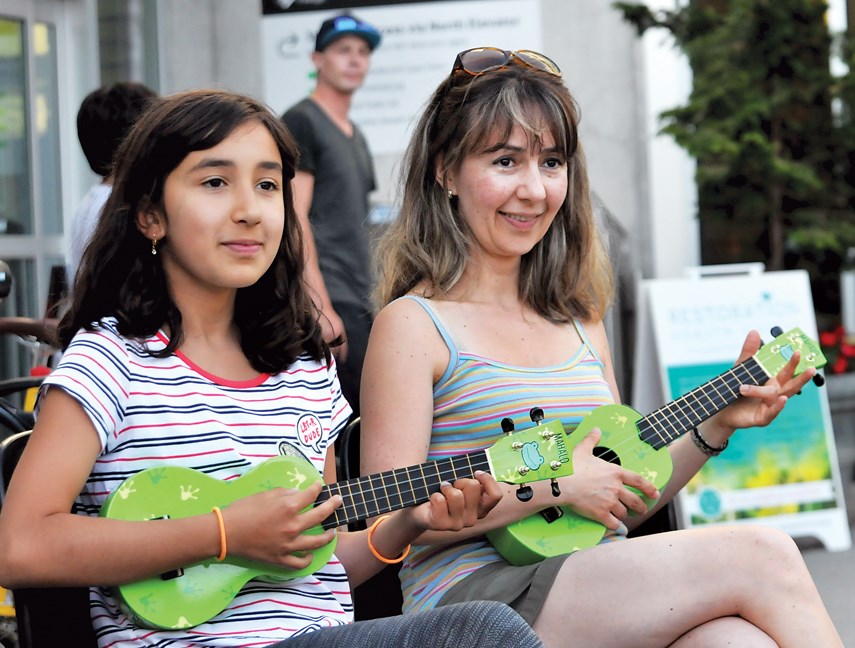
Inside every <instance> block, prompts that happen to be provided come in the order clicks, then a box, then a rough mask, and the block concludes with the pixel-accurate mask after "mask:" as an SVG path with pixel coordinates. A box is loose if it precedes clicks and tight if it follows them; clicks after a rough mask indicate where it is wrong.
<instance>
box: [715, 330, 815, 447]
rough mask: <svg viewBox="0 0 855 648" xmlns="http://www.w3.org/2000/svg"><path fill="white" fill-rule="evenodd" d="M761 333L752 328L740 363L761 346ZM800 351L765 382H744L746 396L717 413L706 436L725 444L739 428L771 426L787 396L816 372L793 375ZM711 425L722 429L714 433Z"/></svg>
mask: <svg viewBox="0 0 855 648" xmlns="http://www.w3.org/2000/svg"><path fill="white" fill-rule="evenodd" d="M760 343H761V340H760V334H759V333H758V332H757V331H751V332H750V333H749V334H748V337H746V338H745V343H744V344H743V345H742V352H741V353H740V354H739V359H738V360H737V364H738V363H740V362H744V361H745V360H747V359H748V358H750V357H751V356H753V355H754V354H755V353H757V350H758V349H759V348H760ZM799 357H800V356H799V353H798V352H796V353H795V354H793V357H792V358H791V359H790V361H789V362H787V364H786V365H785V366H784V368H783V369H781V371H780V372H779V373H778V375H777V376H775V377H774V378H772V379H770V380H769V381H768V382H767V383H766V384H765V385H762V386H761V385H742V386H741V387H740V394H741V395H742V396H743V398H740V399H738V400H737V401H736V402H735V403H733V404H731V405H729V406H728V407H726V408H724V409H723V410H722V411H721V412H719V413H718V414H716V415H715V416H713V417H712V418H711V419H710V420H709V422H708V423H707V424H706V426H705V428H704V438H706V439H707V440H708V441H709V442H710V443H714V444H718V443H719V442H721V443H723V442H724V441H725V440H726V439H727V438H728V437H730V435H731V434H733V432H734V431H735V430H737V429H740V428H746V427H763V426H766V425H769V423H771V422H772V421H773V420H774V419H775V417H776V416H778V414H779V413H780V412H781V410H783V409H784V405H786V404H787V399H788V398H789V397H790V396H792V395H793V394H797V393H798V392H799V391H801V389H802V387H804V385H805V384H806V383H807V382H808V381H809V380H810V379H811V378H813V376H814V375H815V374H816V369H814V368H812V367H811V368H809V369H807V370H806V371H805V372H804V373H802V374H800V375H799V376H796V377H793V374H794V372H795V370H796V366H797V365H798V364H799ZM710 428H718V429H717V430H716V433H715V434H714V435H712V434H710V433H709V432H708V430H709V429H710Z"/></svg>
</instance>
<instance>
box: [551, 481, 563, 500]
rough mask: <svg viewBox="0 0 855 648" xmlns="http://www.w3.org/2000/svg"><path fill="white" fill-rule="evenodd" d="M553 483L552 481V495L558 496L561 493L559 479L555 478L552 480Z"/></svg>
mask: <svg viewBox="0 0 855 648" xmlns="http://www.w3.org/2000/svg"><path fill="white" fill-rule="evenodd" d="M551 483H552V496H553V497H558V496H559V495H561V489H560V488H559V487H558V481H557V480H555V479H553V480H551Z"/></svg>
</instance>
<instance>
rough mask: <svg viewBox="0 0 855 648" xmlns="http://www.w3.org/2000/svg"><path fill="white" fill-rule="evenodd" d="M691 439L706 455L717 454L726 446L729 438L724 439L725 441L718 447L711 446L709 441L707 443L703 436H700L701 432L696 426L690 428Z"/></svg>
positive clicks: (714, 455)
mask: <svg viewBox="0 0 855 648" xmlns="http://www.w3.org/2000/svg"><path fill="white" fill-rule="evenodd" d="M692 441H694V442H695V445H696V446H697V447H698V450H700V451H701V452H703V453H704V454H705V455H706V456H708V457H717V456H719V455H720V454H721V453H722V452H724V449H725V448H727V444H728V443H729V440H727V439H726V440H725V442H724V443H722V444H721V445H720V446H719V447H718V448H716V447H713V446H711V445H710V444H709V443H707V441H706V439H704V437H702V436H701V433H700V432H699V431H698V428H696V427H693V428H692Z"/></svg>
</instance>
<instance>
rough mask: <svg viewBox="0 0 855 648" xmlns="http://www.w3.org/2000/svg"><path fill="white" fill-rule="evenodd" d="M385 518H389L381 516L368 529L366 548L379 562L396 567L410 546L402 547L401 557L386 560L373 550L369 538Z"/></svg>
mask: <svg viewBox="0 0 855 648" xmlns="http://www.w3.org/2000/svg"><path fill="white" fill-rule="evenodd" d="M387 517H389V516H388V515H381V516H380V517H379V518H377V519H376V520H375V521H374V524H372V525H371V528H369V529H368V548H369V549H370V550H371V553H373V554H374V557H375V558H376V559H377V560H379V561H380V562H382V563H386V564H387V565H397V564H398V563H399V562H401V561H402V560H403V559H404V558H406V557H407V554H409V553H410V547H411V546H412V545H407V546H406V547H404V550H403V551H402V552H401V555H400V556H398V557H397V558H386V557H385V556H382V555H381V554H380V552H379V551H377V549H375V548H374V545H373V544H372V543H371V538H372V536H373V535H374V531H375V530H376V529H377V527H378V526H380V523H381V522H382V521H383V520H385V519H386V518H387Z"/></svg>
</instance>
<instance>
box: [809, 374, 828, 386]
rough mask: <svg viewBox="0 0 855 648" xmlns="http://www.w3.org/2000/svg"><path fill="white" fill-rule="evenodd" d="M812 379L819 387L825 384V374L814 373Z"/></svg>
mask: <svg viewBox="0 0 855 648" xmlns="http://www.w3.org/2000/svg"><path fill="white" fill-rule="evenodd" d="M812 380H813V384H814V385H816V386H817V387H822V386H823V385H824V384H825V376H823V375H822V374H816V375H814V377H813V378H812Z"/></svg>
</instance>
